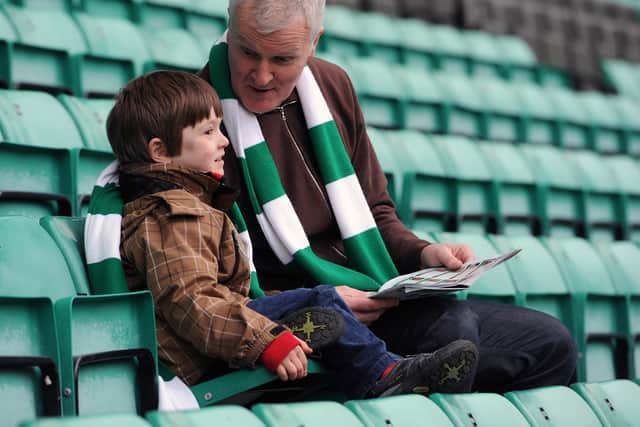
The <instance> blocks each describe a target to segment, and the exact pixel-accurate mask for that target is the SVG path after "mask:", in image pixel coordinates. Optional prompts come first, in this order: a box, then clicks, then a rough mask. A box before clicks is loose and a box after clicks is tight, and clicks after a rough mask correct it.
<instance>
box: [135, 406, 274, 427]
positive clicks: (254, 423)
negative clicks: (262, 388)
mask: <svg viewBox="0 0 640 427" xmlns="http://www.w3.org/2000/svg"><path fill="white" fill-rule="evenodd" d="M146 419H147V421H148V422H149V423H150V424H151V425H152V426H153V427H175V426H181V427H206V426H216V427H240V426H242V427H264V424H263V423H262V421H260V419H259V418H258V417H257V416H256V415H254V414H253V413H252V412H251V411H249V410H248V409H245V408H243V407H242V406H232V405H220V406H213V407H210V408H202V409H198V410H192V411H171V412H168V411H167V412H164V411H163V412H160V411H153V412H149V413H148V414H147V415H146Z"/></svg>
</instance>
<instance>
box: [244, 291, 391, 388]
mask: <svg viewBox="0 0 640 427" xmlns="http://www.w3.org/2000/svg"><path fill="white" fill-rule="evenodd" d="M248 307H249V308H251V309H252V310H255V311H257V312H258V313H261V314H262V315H264V316H266V317H268V318H269V319H272V320H278V319H281V318H283V317H284V316H286V315H287V314H289V313H291V312H293V311H296V310H299V309H301V308H305V307H325V308H331V309H334V310H337V311H338V312H340V313H341V314H342V317H343V318H344V321H345V328H344V334H343V335H342V337H341V338H340V339H339V340H338V342H337V343H336V344H334V345H331V346H329V347H327V348H324V349H323V350H322V357H321V359H322V361H323V362H324V364H325V365H326V366H327V367H329V368H331V369H332V370H334V371H335V372H336V374H337V375H336V377H337V378H338V381H340V383H341V386H342V389H343V391H344V392H345V394H347V396H348V397H349V398H352V399H355V398H362V397H363V396H364V395H365V394H366V392H367V391H368V390H369V388H370V387H371V386H372V385H373V383H374V382H375V381H376V380H377V379H378V378H380V376H381V375H382V372H384V370H385V369H386V368H387V366H389V365H390V364H391V363H393V362H394V361H396V360H398V359H399V358H400V357H399V356H397V355H395V354H392V353H389V352H388V351H387V348H386V346H385V343H384V342H383V341H382V340H380V339H379V338H378V337H376V336H375V335H374V334H373V332H371V330H370V329H369V328H367V326H365V325H363V324H362V323H360V322H359V321H358V320H357V319H356V318H355V317H354V316H353V313H352V312H351V310H350V309H349V307H347V305H346V304H345V303H344V301H342V298H340V296H339V295H338V294H337V292H336V290H335V288H333V287H332V286H316V287H315V288H312V289H293V290H290V291H285V292H282V293H280V294H276V295H272V296H266V297H262V298H259V299H256V300H253V301H250V302H249V304H248Z"/></svg>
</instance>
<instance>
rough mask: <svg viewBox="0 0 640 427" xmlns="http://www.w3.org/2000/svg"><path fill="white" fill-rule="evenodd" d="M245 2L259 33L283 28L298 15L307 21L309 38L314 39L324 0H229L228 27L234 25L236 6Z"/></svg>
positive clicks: (320, 24)
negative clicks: (248, 4) (248, 6)
mask: <svg viewBox="0 0 640 427" xmlns="http://www.w3.org/2000/svg"><path fill="white" fill-rule="evenodd" d="M246 2H250V3H251V9H250V13H251V15H253V16H252V18H253V20H254V21H255V23H256V30H257V31H258V32H259V33H261V34H269V33H272V32H274V31H279V30H282V29H285V28H287V26H289V25H290V24H291V22H292V21H293V20H294V19H296V18H298V17H300V16H303V17H304V18H305V19H306V21H307V28H309V37H310V40H313V39H315V38H316V36H317V35H318V33H319V32H320V29H321V28H322V16H323V14H324V5H325V0H229V28H230V29H232V28H234V27H235V25H236V24H235V19H236V13H237V11H238V7H239V6H241V5H242V4H243V3H246Z"/></svg>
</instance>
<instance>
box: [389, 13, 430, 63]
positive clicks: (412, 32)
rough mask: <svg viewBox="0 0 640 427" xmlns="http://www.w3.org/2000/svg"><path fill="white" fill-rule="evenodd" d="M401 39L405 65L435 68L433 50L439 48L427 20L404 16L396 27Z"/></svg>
mask: <svg viewBox="0 0 640 427" xmlns="http://www.w3.org/2000/svg"><path fill="white" fill-rule="evenodd" d="M396 31H398V32H399V34H400V37H401V38H402V40H403V43H402V46H401V49H402V62H403V64H404V65H405V66H407V67H411V68H415V69H418V70H432V69H435V68H437V66H438V60H437V58H436V55H435V52H438V50H439V48H438V45H437V40H436V38H435V37H434V35H433V33H432V31H431V25H430V24H429V23H428V22H425V21H422V20H420V19H415V18H405V19H404V20H403V21H402V25H399V26H398V27H397V28H396Z"/></svg>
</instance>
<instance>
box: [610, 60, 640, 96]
mask: <svg viewBox="0 0 640 427" xmlns="http://www.w3.org/2000/svg"><path fill="white" fill-rule="evenodd" d="M602 69H603V72H604V76H605V78H606V80H607V83H608V84H609V85H610V86H611V87H612V88H613V89H614V90H615V91H616V92H618V93H619V94H621V95H625V96H630V97H633V98H635V99H640V68H638V66H637V65H635V64H633V63H630V62H626V61H621V60H614V59H608V60H605V61H603V62H602Z"/></svg>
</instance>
